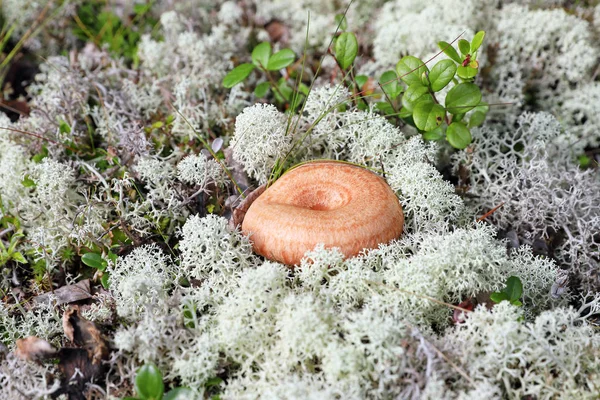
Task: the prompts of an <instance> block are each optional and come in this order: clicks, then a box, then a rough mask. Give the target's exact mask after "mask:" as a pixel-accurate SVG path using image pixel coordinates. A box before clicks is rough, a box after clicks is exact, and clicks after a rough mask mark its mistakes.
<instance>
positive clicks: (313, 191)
mask: <svg viewBox="0 0 600 400" xmlns="http://www.w3.org/2000/svg"><path fill="white" fill-rule="evenodd" d="M403 225H404V215H403V213H402V207H401V206H400V202H399V201H398V198H397V197H396V195H395V194H394V192H393V190H392V189H391V188H390V187H389V185H388V184H387V183H386V181H385V180H384V179H383V178H381V177H380V176H378V175H376V174H375V173H373V172H371V171H369V170H367V169H365V168H361V167H358V166H355V165H351V164H347V163H342V162H335V161H316V162H310V163H306V164H302V165H300V166H298V167H296V168H293V169H291V170H289V171H288V172H286V173H285V174H284V175H283V176H282V177H281V178H279V179H278V180H277V181H276V182H275V183H274V184H273V185H271V186H270V187H269V188H268V189H267V190H265V191H264V193H262V194H261V195H260V196H259V197H258V198H257V199H256V200H255V201H254V202H253V203H252V204H251V205H250V207H249V208H248V211H247V212H246V215H245V216H244V220H243V222H242V232H243V233H244V234H246V235H249V236H250V239H251V241H252V245H253V248H254V251H255V252H256V253H257V254H260V255H262V256H264V257H266V258H268V259H270V260H274V261H278V262H281V263H283V264H287V265H298V264H299V263H300V260H302V257H303V256H304V254H305V253H306V252H307V251H309V250H313V249H314V248H315V246H316V245H317V244H319V243H323V244H324V245H325V247H326V248H331V247H337V248H339V249H340V250H341V252H342V253H343V254H344V256H345V257H352V256H355V255H357V254H359V253H360V252H361V251H363V250H364V249H373V248H377V247H378V246H379V244H381V243H387V242H389V241H391V240H392V239H395V238H397V237H399V236H400V235H401V234H402V228H403Z"/></svg>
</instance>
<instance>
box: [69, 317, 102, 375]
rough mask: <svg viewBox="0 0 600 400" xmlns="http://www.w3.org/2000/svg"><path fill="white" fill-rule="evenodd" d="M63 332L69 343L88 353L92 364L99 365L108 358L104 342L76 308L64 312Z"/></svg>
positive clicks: (94, 326)
mask: <svg viewBox="0 0 600 400" xmlns="http://www.w3.org/2000/svg"><path fill="white" fill-rule="evenodd" d="M63 330H64V331H65V336H66V337H67V338H68V339H69V340H70V341H71V342H73V343H75V344H76V345H77V346H80V347H83V348H84V349H85V350H86V351H87V352H88V356H89V358H90V359H91V361H92V364H99V363H100V362H101V361H102V360H105V359H106V358H107V357H108V345H107V343H106V340H105V339H104V338H103V337H102V334H101V333H100V331H99V330H98V328H97V327H96V325H94V323H93V322H90V321H88V320H87V319H85V318H83V317H82V316H81V314H80V313H79V307H78V306H69V307H67V309H66V310H65V313H64V314H63Z"/></svg>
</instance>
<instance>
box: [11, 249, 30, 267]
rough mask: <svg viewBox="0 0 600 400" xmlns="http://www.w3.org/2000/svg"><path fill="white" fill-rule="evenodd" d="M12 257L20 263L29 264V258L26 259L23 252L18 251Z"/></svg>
mask: <svg viewBox="0 0 600 400" xmlns="http://www.w3.org/2000/svg"><path fill="white" fill-rule="evenodd" d="M10 257H11V258H12V259H13V260H15V261H16V262H18V263H21V264H27V260H26V259H25V257H23V254H21V253H20V252H18V251H17V252H14V253H12V254H11V256H10Z"/></svg>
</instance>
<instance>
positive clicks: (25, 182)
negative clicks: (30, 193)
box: [21, 175, 35, 187]
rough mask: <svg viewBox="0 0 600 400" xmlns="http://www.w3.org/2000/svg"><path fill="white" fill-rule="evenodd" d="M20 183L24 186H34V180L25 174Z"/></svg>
mask: <svg viewBox="0 0 600 400" xmlns="http://www.w3.org/2000/svg"><path fill="white" fill-rule="evenodd" d="M21 185H23V186H25V187H33V186H35V181H34V180H33V179H31V178H30V177H29V175H25V176H24V177H23V180H22V181H21Z"/></svg>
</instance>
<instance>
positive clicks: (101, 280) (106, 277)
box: [100, 272, 109, 289]
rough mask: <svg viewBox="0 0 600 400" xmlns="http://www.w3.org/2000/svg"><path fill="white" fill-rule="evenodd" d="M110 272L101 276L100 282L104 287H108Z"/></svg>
mask: <svg viewBox="0 0 600 400" xmlns="http://www.w3.org/2000/svg"><path fill="white" fill-rule="evenodd" d="M108 276H109V275H108V272H105V273H103V274H102V278H100V283H101V284H102V287H103V288H104V289H108Z"/></svg>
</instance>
